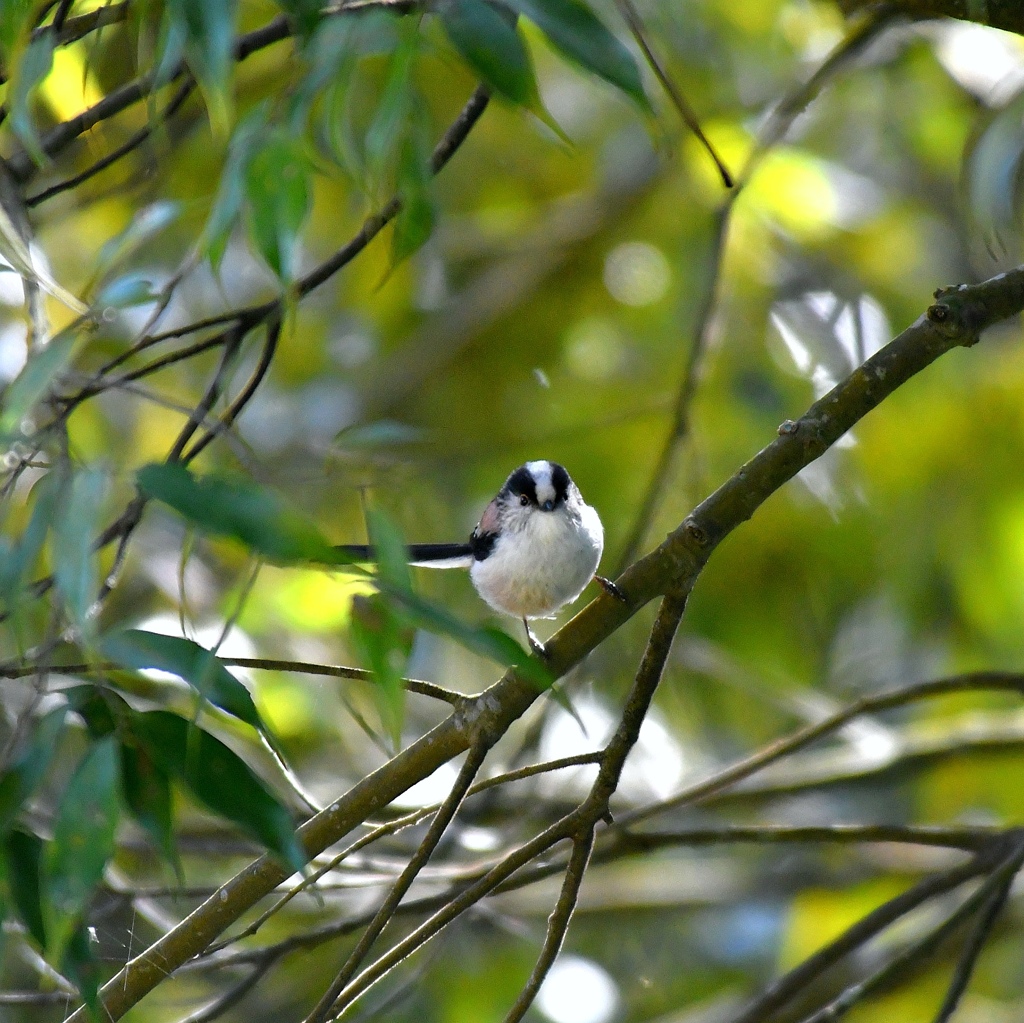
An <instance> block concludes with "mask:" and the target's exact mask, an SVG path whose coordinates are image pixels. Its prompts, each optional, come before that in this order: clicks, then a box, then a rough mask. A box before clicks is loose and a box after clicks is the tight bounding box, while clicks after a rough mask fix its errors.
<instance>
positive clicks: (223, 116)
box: [167, 0, 238, 137]
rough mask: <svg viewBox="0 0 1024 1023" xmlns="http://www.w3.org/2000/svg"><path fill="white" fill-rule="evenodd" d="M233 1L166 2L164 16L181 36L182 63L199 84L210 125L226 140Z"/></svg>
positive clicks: (231, 55)
mask: <svg viewBox="0 0 1024 1023" xmlns="http://www.w3.org/2000/svg"><path fill="white" fill-rule="evenodd" d="M237 6H238V4H237V0H170V2H169V3H168V5H167V16H168V17H169V18H170V19H171V20H172V22H173V23H175V25H176V26H178V30H179V31H180V32H182V33H183V34H184V46H185V59H186V60H187V61H188V65H189V67H190V68H191V70H192V73H193V74H194V75H195V76H196V81H198V82H199V88H200V89H201V90H202V93H203V98H204V99H205V100H206V108H207V110H208V111H209V114H210V123H211V125H212V126H213V129H214V131H215V132H216V133H217V134H219V135H221V136H223V137H226V136H227V134H228V129H229V124H230V120H231V108H232V101H231V88H230V83H231V73H232V70H233V68H234V61H233V53H234V45H235V15H236V11H237Z"/></svg>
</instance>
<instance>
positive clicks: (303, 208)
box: [245, 131, 310, 284]
mask: <svg viewBox="0 0 1024 1023" xmlns="http://www.w3.org/2000/svg"><path fill="white" fill-rule="evenodd" d="M245 191H246V200H247V201H246V214H247V216H246V220H247V222H248V225H249V234H250V236H251V237H252V240H253V243H254V244H255V246H256V248H257V249H258V250H259V253H260V255H261V256H263V258H264V259H265V260H266V261H267V264H268V265H269V266H270V269H271V270H273V271H274V273H275V274H276V275H277V277H278V278H279V279H280V280H281V281H283V282H284V283H286V284H287V283H290V282H291V281H293V280H294V279H295V276H296V273H297V271H298V264H297V259H296V257H297V255H298V240H299V233H300V231H301V230H302V226H303V225H304V224H305V222H306V218H307V217H308V216H309V208H310V192H309V164H308V161H307V160H306V157H305V154H304V153H303V151H302V146H301V144H300V143H299V142H298V141H297V140H295V139H293V138H290V137H288V136H287V135H286V134H285V133H284V132H280V131H279V132H275V133H274V134H273V135H272V136H271V138H270V140H269V141H268V142H267V143H266V144H265V145H263V146H262V147H261V148H260V149H258V150H257V151H256V152H255V153H254V154H253V156H252V158H251V159H250V161H249V164H248V166H247V168H246V178H245Z"/></svg>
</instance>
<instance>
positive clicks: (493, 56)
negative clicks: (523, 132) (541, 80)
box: [437, 0, 537, 107]
mask: <svg viewBox="0 0 1024 1023" xmlns="http://www.w3.org/2000/svg"><path fill="white" fill-rule="evenodd" d="M437 11H438V14H440V16H441V23H442V24H443V25H444V30H445V32H447V33H448V38H449V39H450V40H451V41H452V43H453V45H454V46H455V48H456V49H457V50H458V51H459V53H460V54H462V57H463V59H464V60H465V61H466V63H467V64H468V65H469V66H470V67H471V68H472V69H473V70H474V71H476V73H477V74H478V75H479V76H480V77H481V78H482V79H483V80H484V82H486V83H487V85H489V86H490V87H491V89H493V90H494V91H495V92H496V93H497V94H498V95H499V96H504V97H505V99H507V100H510V101H511V102H512V103H515V104H518V105H519V106H525V107H529V106H532V105H533V104H534V103H535V102H537V81H536V79H535V77H534V73H533V64H532V62H531V60H530V51H529V50H528V49H527V48H526V43H525V42H524V41H523V37H522V36H521V35H520V33H519V31H518V30H517V28H516V25H515V15H513V14H512V12H511V11H509V10H508V8H506V7H496V6H494V5H493V4H489V3H486V2H485V0H444V2H443V3H441V4H440V6H439V7H438V9H437Z"/></svg>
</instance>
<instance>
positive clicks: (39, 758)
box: [0, 707, 67, 834]
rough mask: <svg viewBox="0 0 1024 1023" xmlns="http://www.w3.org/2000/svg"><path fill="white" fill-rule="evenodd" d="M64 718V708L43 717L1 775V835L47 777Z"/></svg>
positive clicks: (58, 708)
mask: <svg viewBox="0 0 1024 1023" xmlns="http://www.w3.org/2000/svg"><path fill="white" fill-rule="evenodd" d="M66 715H67V709H66V708H65V707H57V708H56V709H54V710H51V711H50V712H49V713H48V714H45V715H44V716H43V717H42V719H41V720H40V721H39V722H38V723H37V724H36V725H35V727H34V729H33V731H32V736H31V738H30V740H29V742H28V744H27V745H26V747H25V749H24V751H23V752H22V754H21V755H20V756H19V757H18V759H17V760H16V761H15V762H14V763H13V764H12V765H11V767H10V768H9V769H8V770H7V771H5V772H4V773H3V774H2V775H0V834H3V833H4V832H6V831H7V830H8V829H9V828H10V826H11V824H13V823H14V820H15V818H16V817H17V815H18V811H19V810H20V809H21V806H22V804H23V803H24V802H25V800H26V799H27V798H28V797H29V796H30V795H32V793H33V791H35V787H36V786H37V785H38V784H39V782H40V781H42V779H43V775H44V774H46V770H47V768H48V767H49V766H50V762H51V761H52V760H53V755H54V753H55V752H56V751H57V740H58V738H59V737H60V733H61V732H62V731H63V728H64V718H65V717H66Z"/></svg>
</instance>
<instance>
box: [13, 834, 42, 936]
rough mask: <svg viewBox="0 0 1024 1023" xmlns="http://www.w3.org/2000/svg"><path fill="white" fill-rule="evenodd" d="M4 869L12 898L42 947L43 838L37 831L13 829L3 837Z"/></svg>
mask: <svg viewBox="0 0 1024 1023" xmlns="http://www.w3.org/2000/svg"><path fill="white" fill-rule="evenodd" d="M3 853H4V873H5V875H6V878H7V890H8V893H9V895H10V900H11V902H12V903H13V904H14V906H15V908H16V909H17V910H18V915H19V916H20V917H21V919H22V922H23V923H24V924H25V926H26V927H27V928H28V932H29V934H31V935H32V937H33V938H35V940H36V941H37V942H38V944H39V947H40V948H45V947H46V924H45V922H44V920H43V906H42V885H41V882H40V871H41V864H42V856H43V841H42V839H41V838H39V837H38V836H37V835H32V834H29V833H27V832H24V831H12V832H11V833H10V834H9V835H5V836H4V838H3Z"/></svg>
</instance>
